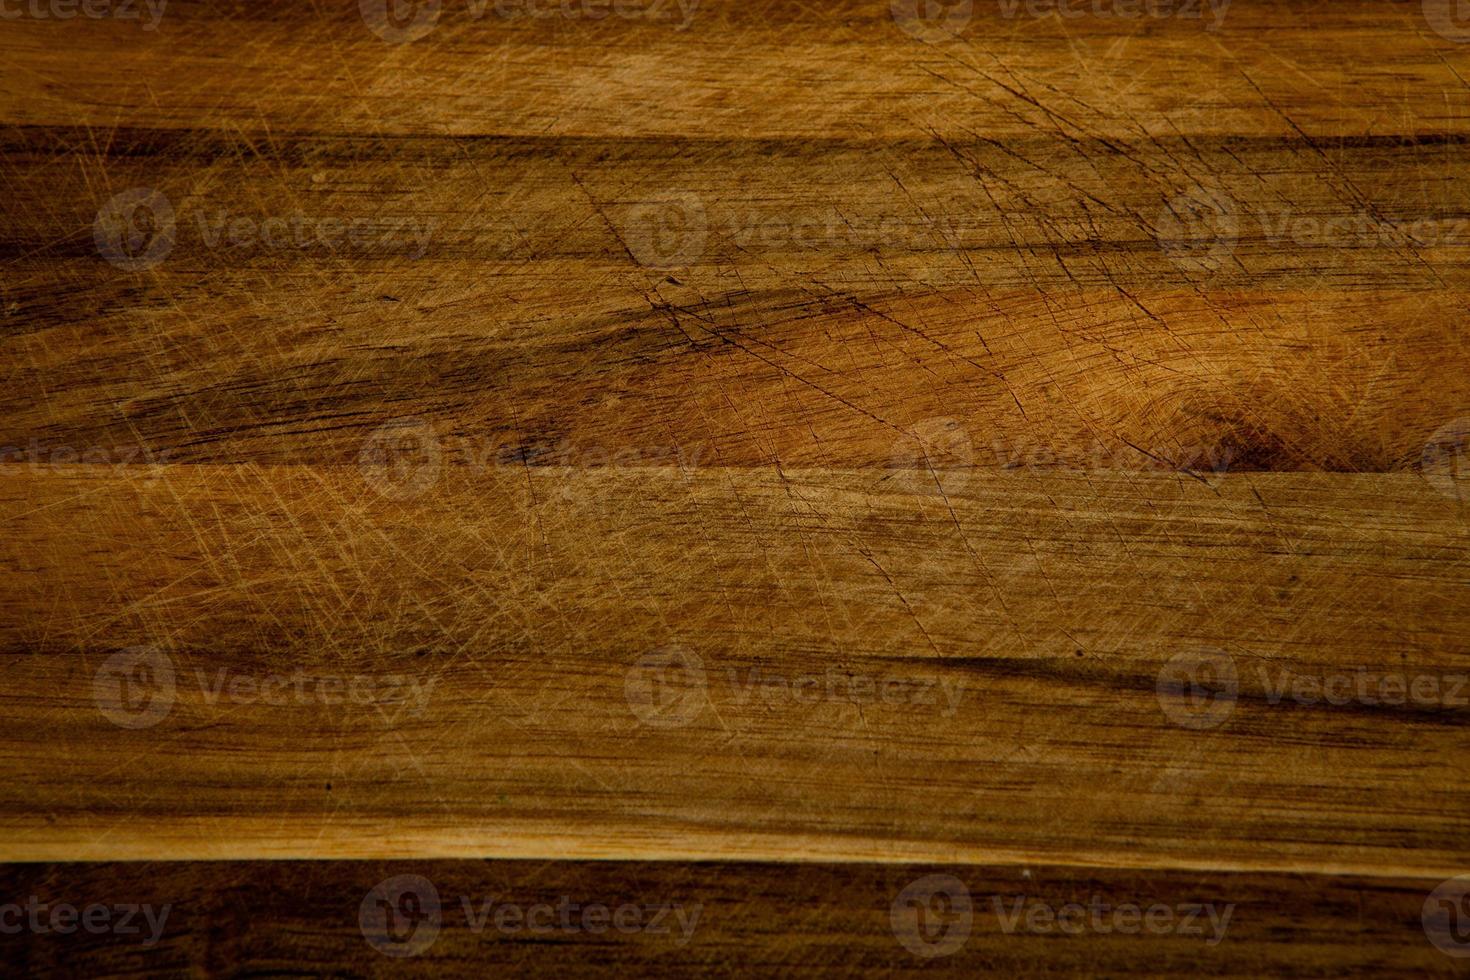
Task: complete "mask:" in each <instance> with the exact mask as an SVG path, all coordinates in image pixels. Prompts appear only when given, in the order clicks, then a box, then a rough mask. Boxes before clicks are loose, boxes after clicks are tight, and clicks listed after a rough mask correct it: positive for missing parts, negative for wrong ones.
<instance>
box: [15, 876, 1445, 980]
mask: <svg viewBox="0 0 1470 980" xmlns="http://www.w3.org/2000/svg"><path fill="white" fill-rule="evenodd" d="M935 874H941V875H944V876H945V877H946V880H945V881H944V882H943V886H944V887H948V888H950V889H952V890H953V893H954V898H955V901H954V902H952V903H951V904H949V905H947V906H944V905H938V906H936V907H934V909H933V912H934V915H935V921H936V922H937V923H939V928H937V929H935V930H934V932H933V933H932V934H931V933H930V932H928V931H923V932H921V931H920V929H922V928H925V927H926V926H927V925H928V922H927V920H926V922H925V923H924V926H920V925H918V921H917V912H916V910H915V906H914V905H913V904H911V903H910V899H911V898H912V897H913V896H914V895H915V894H916V891H915V889H914V885H915V883H923V882H926V881H927V882H930V883H931V884H930V885H928V886H922V885H921V888H922V887H931V888H932V887H936V886H938V885H939V882H935V881H934V879H932V878H931V876H932V875H935ZM385 884H386V885H387V887H384V886H385ZM1434 884H1435V883H1433V882H1425V881H1419V880H1413V879H1408V880H1404V879H1395V878H1378V877H1375V878H1346V879H1340V880H1334V879H1322V878H1319V877H1315V876H1297V875H1262V874H1249V875H1232V874H1220V873H1213V874H1198V873H1187V874H1181V873H1166V872H1153V873H1137V872H1116V871H1112V872H1109V871H1091V872H1086V871H1079V870H1077V869H1069V868H1056V867H1045V866H1037V867H1027V868H1008V869H1003V870H997V869H994V868H980V867H972V866H966V865H948V866H945V867H943V868H941V869H939V870H938V871H936V869H934V868H932V867H929V866H911V865H899V864H895V865H869V864H857V865H853V864H846V865H823V864H804V865H762V864H708V863H695V864H688V865H678V864H669V863H662V862H661V863H652V864H650V863H641V862H586V863H582V862H552V863H544V862H533V861H526V862H523V861H508V862H507V861H489V862H471V861H463V862H448V861H438V862H435V861H421V862H390V863H382V862H363V863H355V862H300V863H298V862H253V863H252V862H242V863H215V862H198V863H186V864H151V863H144V864H97V865H77V864H61V865H45V864H42V865H28V866H17V867H13V868H10V869H7V870H6V872H5V873H4V875H3V877H0V888H3V890H4V892H5V894H6V895H7V896H9V895H21V896H25V897H26V898H29V897H30V896H32V895H34V896H35V898H36V902H35V903H34V904H35V906H36V907H37V908H38V910H39V911H38V913H37V914H38V915H39V916H40V917H41V920H40V921H42V922H45V923H48V925H49V916H50V914H51V913H52V910H53V909H54V908H55V907H56V906H57V905H59V904H63V903H65V904H74V905H75V906H76V907H78V908H81V909H85V908H86V907H87V906H89V905H92V906H100V907H103V908H106V909H107V910H108V912H109V915H108V919H107V926H108V927H109V928H112V927H120V928H122V929H136V930H137V932H136V933H132V932H127V933H121V934H115V933H111V932H108V933H103V932H101V931H100V929H99V932H98V933H97V934H89V933H87V932H85V930H82V929H78V930H77V931H76V932H75V933H64V934H57V933H46V934H42V935H39V936H33V937H28V938H27V939H26V941H25V942H24V943H22V942H19V941H17V940H16V939H15V938H12V937H9V936H4V935H0V950H3V951H4V953H5V957H6V962H7V965H8V966H9V967H11V968H12V969H14V970H15V971H17V972H18V973H19V972H24V973H25V974H26V975H28V976H36V977H69V976H75V975H77V974H78V973H82V974H85V975H88V976H96V975H102V974H106V975H109V976H159V975H167V976H198V975H214V974H220V973H233V974H262V973H263V974H278V973H292V974H300V973H308V974H323V973H328V974H332V975H336V976H390V975H392V976H425V977H428V976H443V975H445V974H446V973H448V974H451V975H481V976H483V975H484V974H486V973H487V972H494V973H496V974H501V973H508V972H514V973H518V974H519V973H536V974H540V973H543V972H544V973H547V974H554V975H578V976H581V975H593V974H597V975H604V974H606V973H608V972H611V971H617V972H621V973H625V974H626V973H630V972H632V973H647V972H654V971H656V972H658V973H659V974H661V975H665V974H674V975H680V976H684V975H695V974H698V975H708V974H710V973H712V972H713V973H719V974H727V973H728V974H732V975H733V974H748V973H752V972H760V973H763V974H791V973H801V974H803V975H807V974H819V975H823V976H850V975H852V974H853V973H854V972H864V973H876V974H880V975H918V974H920V973H922V974H924V975H929V974H934V973H941V974H944V975H951V976H974V975H975V974H976V973H977V972H996V973H1004V974H1025V975H1061V976H1066V975H1092V976H1120V975H1129V976H1132V975H1139V974H1142V975H1148V976H1213V977H1227V976H1235V977H1258V976H1283V975H1312V976H1341V975H1343V974H1353V973H1358V974H1364V975H1372V976H1394V977H1397V976H1405V977H1410V976H1412V977H1425V976H1455V975H1457V972H1456V965H1457V963H1458V964H1463V963H1464V960H1458V961H1457V960H1454V959H1451V958H1450V957H1447V956H1444V955H1442V954H1441V953H1440V952H1439V951H1438V950H1436V949H1435V948H1434V947H1433V946H1431V945H1430V944H1429V943H1428V942H1426V941H1425V934H1424V931H1423V929H1422V928H1421V925H1420V917H1421V911H1422V905H1423V902H1424V897H1425V894H1426V893H1427V891H1428V890H1429V889H1430V888H1432V887H1433V885H1434ZM956 885H958V887H956ZM405 886H408V887H412V888H417V889H419V892H421V893H422V895H423V896H424V898H425V899H426V901H425V903H424V904H422V905H419V906H417V908H416V912H417V913H418V914H415V915H414V916H413V917H412V919H411V920H410V919H408V917H407V915H405V919H406V920H407V921H405V923H404V924H403V927H402V928H401V929H399V930H398V931H397V932H395V933H393V935H396V936H398V937H400V938H401V939H403V942H402V943H401V944H394V943H393V942H392V941H391V940H390V939H388V936H389V935H390V933H389V932H388V931H387V930H385V929H383V928H382V926H383V922H384V921H385V920H383V919H381V918H373V917H372V913H371V912H366V913H365V912H364V905H366V906H367V908H368V909H369V910H371V909H374V908H377V906H376V904H375V901H376V899H377V898H379V897H383V896H387V895H392V896H395V897H399V896H401V895H402V894H403V888H404V887H405ZM419 892H415V894H419ZM433 897H437V900H438V901H437V906H436V905H434V904H433ZM964 901H968V906H969V915H968V918H966V917H965V915H964V913H963V908H964V906H963V905H962V904H961V903H962V902H964ZM22 902H23V903H24V899H23V900H22ZM43 904H44V905H45V908H41V906H42V905H43ZM598 906H601V907H602V908H603V909H604V910H605V911H606V915H607V921H603V918H602V914H603V913H599V912H597V911H596V910H595V909H596V907H598ZM129 907H136V908H137V909H138V911H136V912H133V913H131V914H130V913H129V912H128V911H127V909H128V908H129ZM1076 907H1080V908H1082V909H1083V911H1082V912H1078V911H1076V910H1075V908H1076ZM630 908H636V910H637V911H636V913H635V912H634V911H629V909H630ZM619 909H622V910H624V911H623V912H621V919H620V920H616V921H615V920H614V916H617V915H619V914H620V913H619V911H618V910H619ZM1038 909H1041V910H1055V911H1057V912H1059V913H1060V914H1061V916H1062V918H1061V922H1060V924H1057V923H1056V922H1054V921H1053V920H1051V919H1049V918H1048V916H1047V913H1046V912H1044V911H1035V910H1038ZM1130 909H1137V910H1139V911H1140V912H1142V913H1143V914H1144V915H1147V914H1148V911H1147V910H1157V911H1154V912H1153V919H1152V920H1151V921H1152V923H1153V924H1152V926H1150V925H1149V924H1148V923H1149V921H1150V920H1148V919H1146V918H1141V917H1138V913H1136V912H1134V911H1130ZM589 910H590V911H589ZM664 910H667V911H664ZM1164 910H1168V911H1167V912H1165V911H1164ZM925 911H926V913H927V912H928V909H926V910H925ZM1212 912H1213V918H1212V917H1211V913H1212ZM150 913H151V918H150V917H149V914H150ZM1017 914H1019V915H1020V916H1021V917H1020V919H1019V920H1017V919H1016V918H1015V917H1016V915H1017ZM94 916H95V918H94V921H95V922H96V923H97V924H98V926H99V927H100V926H101V925H102V918H101V917H102V913H101V912H96V913H94ZM125 916H127V917H128V919H127V921H126V923H125V924H124V917H125ZM61 921H62V922H63V923H64V922H65V921H66V920H65V919H64V918H63V919H62V920H61ZM497 922H499V923H500V925H499V926H498V927H497ZM617 922H620V923H621V928H620V927H619V925H618V924H617ZM1028 922H1029V923H1031V925H1028ZM364 923H366V928H364ZM435 926H437V929H435V928H434V927H435ZM533 927H534V928H533ZM1084 927H1085V928H1084ZM1079 930H1082V931H1079ZM1104 930H1106V931H1104ZM900 936H903V937H905V938H906V939H907V940H908V942H909V943H910V944H912V945H914V946H915V947H916V948H917V949H919V950H920V951H921V952H920V953H917V954H916V953H915V952H913V951H912V950H911V949H910V948H908V947H906V946H905V945H904V943H903V942H902V941H901V940H900V939H899V937H900ZM155 937H157V938H156V939H155ZM921 937H922V938H921ZM1217 937H1218V938H1217ZM380 947H381V948H384V949H389V950H392V951H393V953H390V954H387V955H385V954H383V953H382V952H381V949H380ZM931 949H932V950H937V951H942V953H943V955H938V956H934V955H924V952H925V951H929V950H931ZM407 951H412V953H411V955H407V956H405V955H395V954H399V953H403V952H407Z"/></svg>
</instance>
